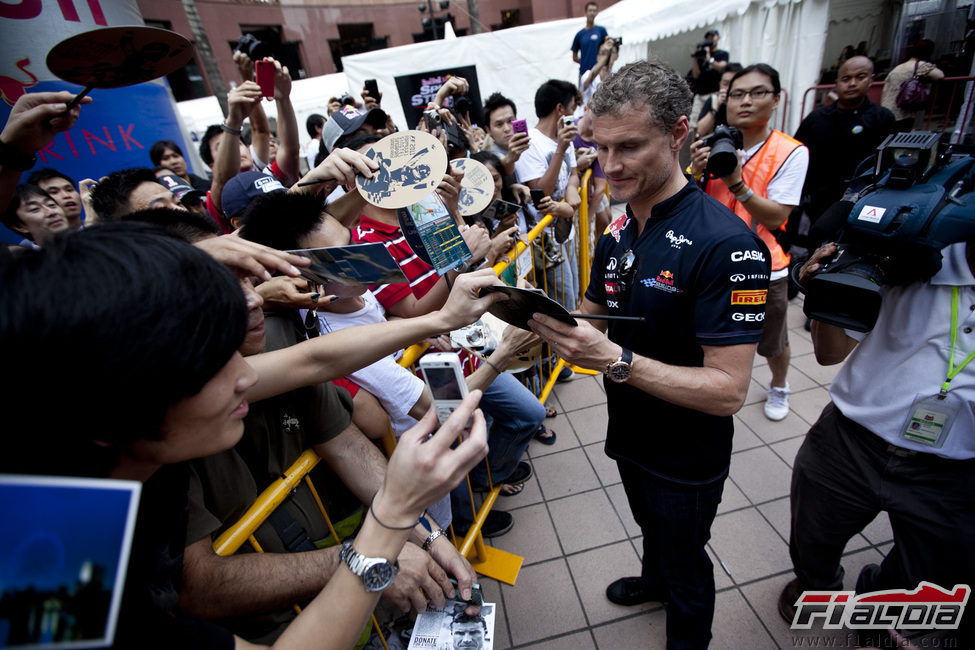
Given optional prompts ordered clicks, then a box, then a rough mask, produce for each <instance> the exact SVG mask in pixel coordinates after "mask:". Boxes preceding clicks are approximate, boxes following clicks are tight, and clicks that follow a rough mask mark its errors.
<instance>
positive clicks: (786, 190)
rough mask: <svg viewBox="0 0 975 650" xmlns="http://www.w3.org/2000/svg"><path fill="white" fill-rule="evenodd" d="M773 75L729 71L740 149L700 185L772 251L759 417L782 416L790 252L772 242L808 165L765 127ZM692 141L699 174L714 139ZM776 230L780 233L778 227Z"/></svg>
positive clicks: (774, 99) (801, 151)
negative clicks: (729, 165)
mask: <svg viewBox="0 0 975 650" xmlns="http://www.w3.org/2000/svg"><path fill="white" fill-rule="evenodd" d="M780 90H781V85H780V83H779V73H778V72H776V70H775V69H774V68H772V67H771V66H769V65H767V64H765V63H756V64H753V65H750V66H748V67H746V68H744V69H743V70H741V71H740V72H738V73H736V74H735V76H734V77H732V79H731V85H730V86H729V87H728V124H729V125H730V126H732V127H736V130H740V133H741V137H742V144H743V148H744V152H743V154H739V162H738V165H737V166H736V167H735V168H734V170H733V171H732V172H731V173H729V174H727V175H721V178H720V180H718V179H711V180H708V179H705V180H706V183H705V186H704V189H705V191H706V192H707V193H708V194H710V195H711V196H713V197H714V198H716V199H718V200H719V201H721V202H722V203H724V204H725V205H726V206H727V207H728V208H729V209H730V210H732V211H733V212H734V213H735V214H737V215H738V216H739V217H741V218H742V220H743V221H744V222H745V223H746V224H748V225H749V227H751V228H752V229H753V230H754V231H755V232H756V233H757V234H758V236H759V237H761V238H762V241H764V242H765V245H766V246H768V248H769V251H770V252H771V254H772V260H771V262H772V275H771V278H770V283H769V290H768V296H767V302H766V306H765V322H764V326H763V330H762V340H761V342H760V343H759V344H758V353H759V354H760V355H761V356H763V357H765V358H767V359H768V364H769V369H770V370H771V371H772V380H771V382H770V383H769V388H768V397H767V398H766V402H765V417H767V418H769V419H770V420H775V421H778V420H782V419H784V418H785V417H786V416H787V415H788V414H789V383H788V381H787V380H786V373H787V372H788V370H789V358H790V354H789V338H788V329H787V327H786V309H787V307H788V304H789V301H788V288H789V278H788V275H789V262H790V258H789V254H788V252H787V251H786V250H785V249H783V247H782V246H781V245H780V244H779V242H778V237H777V236H776V233H780V234H781V233H784V231H785V223H786V221H787V220H788V218H789V214H790V213H791V212H792V209H793V208H794V207H795V206H797V205H798V204H799V200H800V198H801V196H802V184H803V182H804V181H805V178H806V169H807V167H808V166H809V150H808V149H806V147H805V146H803V144H802V143H801V142H799V141H798V140H795V139H794V138H791V137H789V136H788V135H786V134H784V133H782V132H781V131H777V130H775V129H773V128H772V127H771V126H770V125H769V120H770V119H771V117H772V112H773V111H774V110H775V109H776V108H777V107H778V105H779V91H780ZM717 135H718V132H715V134H714V135H713V136H711V138H709V139H708V143H707V144H706V143H705V141H704V140H698V141H697V142H694V143H693V144H692V145H691V160H692V163H691V172H692V173H693V174H694V176H695V177H698V176H699V175H700V174H702V173H703V172H704V170H705V167H706V166H710V165H711V163H710V162H709V160H708V158H709V156H710V154H711V151H712V149H713V148H714V149H717V147H716V146H714V145H716V144H717V143H714V144H713V145H712V144H711V141H712V140H713V139H714V137H715V136H717ZM780 231H781V232H780Z"/></svg>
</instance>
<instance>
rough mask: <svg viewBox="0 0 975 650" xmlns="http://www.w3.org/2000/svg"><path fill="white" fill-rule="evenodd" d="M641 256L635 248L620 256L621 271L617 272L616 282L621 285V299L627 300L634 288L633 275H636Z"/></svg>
mask: <svg viewBox="0 0 975 650" xmlns="http://www.w3.org/2000/svg"><path fill="white" fill-rule="evenodd" d="M638 262H639V258H638V257H637V255H636V253H634V252H633V250H632V249H631V250H628V251H626V252H625V253H623V255H621V256H620V266H619V273H618V274H617V282H616V284H617V285H618V286H619V291H620V299H622V300H626V297H627V296H628V295H629V293H630V289H631V288H632V286H633V285H632V282H633V276H634V275H636V267H637V263H638Z"/></svg>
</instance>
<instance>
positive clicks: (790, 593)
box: [779, 578, 801, 625]
mask: <svg viewBox="0 0 975 650" xmlns="http://www.w3.org/2000/svg"><path fill="white" fill-rule="evenodd" d="M800 595H801V590H800V589H799V578H793V579H792V580H790V581H789V582H788V583H787V584H786V585H785V587H784V588H783V589H782V593H781V594H779V616H781V617H782V620H784V621H785V622H786V623H788V624H789V625H792V621H794V620H795V619H796V601H797V600H799V596H800Z"/></svg>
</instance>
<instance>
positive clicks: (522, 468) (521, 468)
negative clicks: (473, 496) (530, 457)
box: [472, 461, 532, 492]
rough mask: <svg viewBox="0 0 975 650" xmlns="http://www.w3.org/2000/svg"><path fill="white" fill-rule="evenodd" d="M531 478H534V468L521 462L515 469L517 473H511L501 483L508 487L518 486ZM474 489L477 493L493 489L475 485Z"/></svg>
mask: <svg viewBox="0 0 975 650" xmlns="http://www.w3.org/2000/svg"><path fill="white" fill-rule="evenodd" d="M531 477H532V466H531V465H529V464H528V463H526V462H525V461H521V462H520V463H518V466H517V467H515V471H513V472H511V474H509V475H508V476H506V477H505V478H504V479H503V480H502V481H499V482H500V483H506V484H508V485H518V484H519V483H524V482H525V481H527V480H528V479H530V478H531ZM495 485H497V483H495ZM472 489H473V490H474V491H475V492H487V491H488V490H490V489H491V488H490V487H489V486H487V485H473V486H472Z"/></svg>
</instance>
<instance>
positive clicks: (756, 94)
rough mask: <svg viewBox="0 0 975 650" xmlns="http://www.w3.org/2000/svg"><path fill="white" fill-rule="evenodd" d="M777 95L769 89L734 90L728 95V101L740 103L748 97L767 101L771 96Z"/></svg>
mask: <svg viewBox="0 0 975 650" xmlns="http://www.w3.org/2000/svg"><path fill="white" fill-rule="evenodd" d="M774 94H775V93H774V92H773V91H771V90H769V89H768V88H752V89H751V90H732V91H731V92H730V93H728V99H733V100H735V101H736V102H740V101H741V100H743V99H744V98H745V95H748V96H749V97H751V98H752V99H765V98H766V97H768V96H769V95H774Z"/></svg>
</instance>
